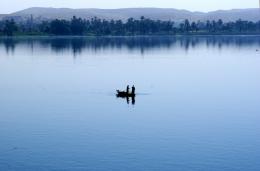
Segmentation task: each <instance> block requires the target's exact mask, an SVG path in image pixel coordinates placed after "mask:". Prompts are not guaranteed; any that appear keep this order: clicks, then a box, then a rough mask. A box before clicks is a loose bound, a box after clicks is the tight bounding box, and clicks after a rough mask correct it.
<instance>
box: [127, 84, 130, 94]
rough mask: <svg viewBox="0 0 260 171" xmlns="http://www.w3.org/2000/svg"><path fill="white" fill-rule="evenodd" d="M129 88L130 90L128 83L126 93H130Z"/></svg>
mask: <svg viewBox="0 0 260 171" xmlns="http://www.w3.org/2000/svg"><path fill="white" fill-rule="evenodd" d="M129 90H130V88H129V85H127V87H126V93H127V94H129Z"/></svg>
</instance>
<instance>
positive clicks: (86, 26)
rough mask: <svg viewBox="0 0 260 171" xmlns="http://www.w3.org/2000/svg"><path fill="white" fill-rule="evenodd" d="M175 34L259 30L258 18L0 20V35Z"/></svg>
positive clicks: (229, 32) (259, 32) (256, 31)
mask: <svg viewBox="0 0 260 171" xmlns="http://www.w3.org/2000/svg"><path fill="white" fill-rule="evenodd" d="M179 34H187V35H189V34H194V35H196V34H205V35H206V34H260V21H259V22H251V21H243V20H238V21H236V22H226V23H224V22H223V21H222V20H221V19H220V20H218V21H214V20H213V21H206V22H201V21H198V22H190V21H189V20H185V21H183V22H182V23H175V22H173V21H160V20H151V19H148V18H145V17H141V18H140V19H139V20H136V19H133V18H129V19H128V20H127V21H126V22H123V21H121V20H101V19H98V18H93V19H91V20H84V19H81V18H77V17H75V16H74V17H73V18H72V19H71V21H67V20H58V19H56V20H53V21H43V22H41V23H33V22H32V21H30V20H29V21H27V22H25V23H15V21H14V20H5V21H2V22H0V35H7V36H13V35H91V36H105V35H114V36H132V35H179Z"/></svg>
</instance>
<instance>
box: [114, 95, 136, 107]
mask: <svg viewBox="0 0 260 171" xmlns="http://www.w3.org/2000/svg"><path fill="white" fill-rule="evenodd" d="M117 98H118V99H125V100H126V103H127V104H130V100H131V104H132V105H135V96H131V97H129V96H126V97H122V96H117Z"/></svg>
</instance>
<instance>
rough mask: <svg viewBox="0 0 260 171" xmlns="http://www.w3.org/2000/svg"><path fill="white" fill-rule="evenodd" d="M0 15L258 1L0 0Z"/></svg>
mask: <svg viewBox="0 0 260 171" xmlns="http://www.w3.org/2000/svg"><path fill="white" fill-rule="evenodd" d="M0 1H2V2H0V14H6V13H11V12H15V11H18V10H22V9H25V8H29V7H57V8H60V7H65V8H105V9H107V8H109V9H111V8H112V9H113V8H129V7H159V8H177V9H187V10H191V11H213V10H218V9H237V8H258V7H259V0H0Z"/></svg>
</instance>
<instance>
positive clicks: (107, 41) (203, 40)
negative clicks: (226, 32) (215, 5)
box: [0, 36, 260, 56]
mask: <svg viewBox="0 0 260 171" xmlns="http://www.w3.org/2000/svg"><path fill="white" fill-rule="evenodd" d="M254 44H255V45H260V36H146V37H23V38H1V39H0V46H4V47H5V50H6V53H7V54H9V53H10V52H12V53H13V52H14V51H15V48H16V46H18V45H28V47H31V48H32V49H31V50H32V51H33V48H35V47H38V46H40V47H42V48H51V50H52V51H54V52H57V53H60V52H62V51H64V50H71V51H72V53H73V54H74V56H76V55H78V54H81V53H82V51H83V50H85V49H91V50H94V52H99V51H101V50H106V49H122V48H126V49H128V50H130V51H133V50H138V51H140V53H142V54H144V53H145V52H146V51H149V50H152V49H155V48H174V47H177V48H179V47H180V48H181V49H183V50H185V51H188V50H189V49H190V48H195V47H197V46H200V45H206V47H217V48H219V49H221V48H222V46H224V45H226V46H236V47H241V46H251V45H254Z"/></svg>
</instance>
